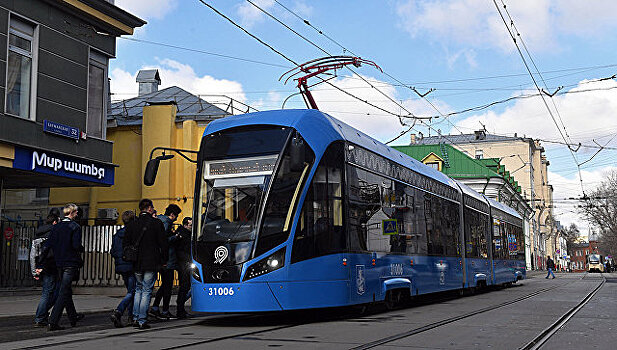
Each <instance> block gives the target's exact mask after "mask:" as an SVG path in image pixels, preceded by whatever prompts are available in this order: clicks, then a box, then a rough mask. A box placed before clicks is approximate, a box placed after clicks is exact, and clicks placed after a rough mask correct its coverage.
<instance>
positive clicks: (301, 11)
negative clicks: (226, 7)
mask: <svg viewBox="0 0 617 350" xmlns="http://www.w3.org/2000/svg"><path fill="white" fill-rule="evenodd" d="M251 1H252V2H253V3H255V5H257V6H259V7H261V8H262V9H263V10H264V11H267V12H269V13H271V14H273V15H274V16H276V17H277V18H283V19H284V21H285V22H287V23H288V22H289V21H290V20H297V18H296V17H295V16H294V15H293V14H291V13H290V12H288V11H287V10H285V9H284V8H283V7H282V6H275V2H274V0H251ZM284 5H285V6H286V7H287V8H289V9H290V10H291V11H293V12H294V13H296V14H297V15H298V16H300V17H302V18H308V17H310V16H311V15H312V14H313V7H312V6H310V5H307V4H306V3H305V2H304V1H295V2H294V3H293V4H284ZM236 12H237V14H238V16H240V22H241V23H242V25H244V26H245V27H248V28H251V27H253V26H255V25H256V24H259V23H262V22H264V21H265V20H266V18H267V16H266V14H264V13H263V12H262V11H261V10H259V9H258V8H257V7H255V6H253V5H252V4H250V3H248V2H244V3H242V4H240V5H237V6H236Z"/></svg>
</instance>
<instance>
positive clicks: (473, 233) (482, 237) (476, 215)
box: [464, 207, 488, 259]
mask: <svg viewBox="0 0 617 350" xmlns="http://www.w3.org/2000/svg"><path fill="white" fill-rule="evenodd" d="M464 215H465V256H467V257H470V258H482V259H486V258H487V257H488V246H487V242H486V233H487V232H486V231H487V227H488V216H487V215H484V214H482V213H480V212H478V211H476V210H473V209H471V208H468V207H465V209H464Z"/></svg>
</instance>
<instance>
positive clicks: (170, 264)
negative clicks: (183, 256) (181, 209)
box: [157, 214, 178, 270]
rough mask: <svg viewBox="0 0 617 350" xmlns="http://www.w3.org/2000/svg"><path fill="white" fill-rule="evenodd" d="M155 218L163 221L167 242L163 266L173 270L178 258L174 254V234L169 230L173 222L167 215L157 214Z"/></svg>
mask: <svg viewBox="0 0 617 350" xmlns="http://www.w3.org/2000/svg"><path fill="white" fill-rule="evenodd" d="M157 218H158V219H159V220H161V222H162V223H163V228H164V229H165V236H166V237H167V244H168V246H169V252H168V253H167V264H166V266H165V268H166V269H168V270H175V269H176V268H177V267H178V266H177V265H178V258H177V256H176V235H175V234H174V233H173V232H172V231H171V229H172V225H173V222H172V221H171V219H170V218H169V216H167V215H162V214H161V215H157Z"/></svg>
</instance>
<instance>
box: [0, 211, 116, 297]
mask: <svg viewBox="0 0 617 350" xmlns="http://www.w3.org/2000/svg"><path fill="white" fill-rule="evenodd" d="M37 227H38V223H37V222H20V223H12V222H6V221H2V222H0V228H1V231H0V232H2V233H4V232H5V230H6V229H7V228H10V230H8V231H7V232H11V231H12V232H14V234H13V237H12V238H11V239H7V237H6V236H5V235H4V234H2V239H1V240H2V244H1V246H0V263H1V265H0V287H32V286H37V285H38V282H37V281H35V280H34V278H32V274H31V272H30V247H31V246H32V239H33V238H34V232H35V231H36V228H37ZM120 227H121V226H84V227H82V244H83V246H84V248H85V253H84V266H83V268H82V269H81V271H80V276H79V277H80V278H79V281H77V282H76V285H78V286H84V287H89V286H95V287H115V286H123V282H122V278H121V277H120V276H119V275H116V271H115V267H114V261H113V258H112V257H111V254H110V253H109V251H110V249H111V242H112V236H113V235H114V233H116V231H117V230H118V229H119V228H120Z"/></svg>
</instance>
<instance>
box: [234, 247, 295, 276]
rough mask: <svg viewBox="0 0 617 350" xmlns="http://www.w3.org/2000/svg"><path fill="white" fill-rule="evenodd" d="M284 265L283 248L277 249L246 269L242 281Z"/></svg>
mask: <svg viewBox="0 0 617 350" xmlns="http://www.w3.org/2000/svg"><path fill="white" fill-rule="evenodd" d="M283 266H285V248H282V249H279V250H277V251H276V252H274V253H272V254H271V255H270V256H268V257H265V258H263V259H261V260H259V261H258V262H256V263H254V264H253V265H251V266H249V268H248V269H246V273H245V274H244V278H243V279H242V280H243V281H246V280H250V279H251V278H255V277H257V276H261V275H265V274H266V273H269V272H272V271H275V270H278V269H280V268H281V267H283Z"/></svg>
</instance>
